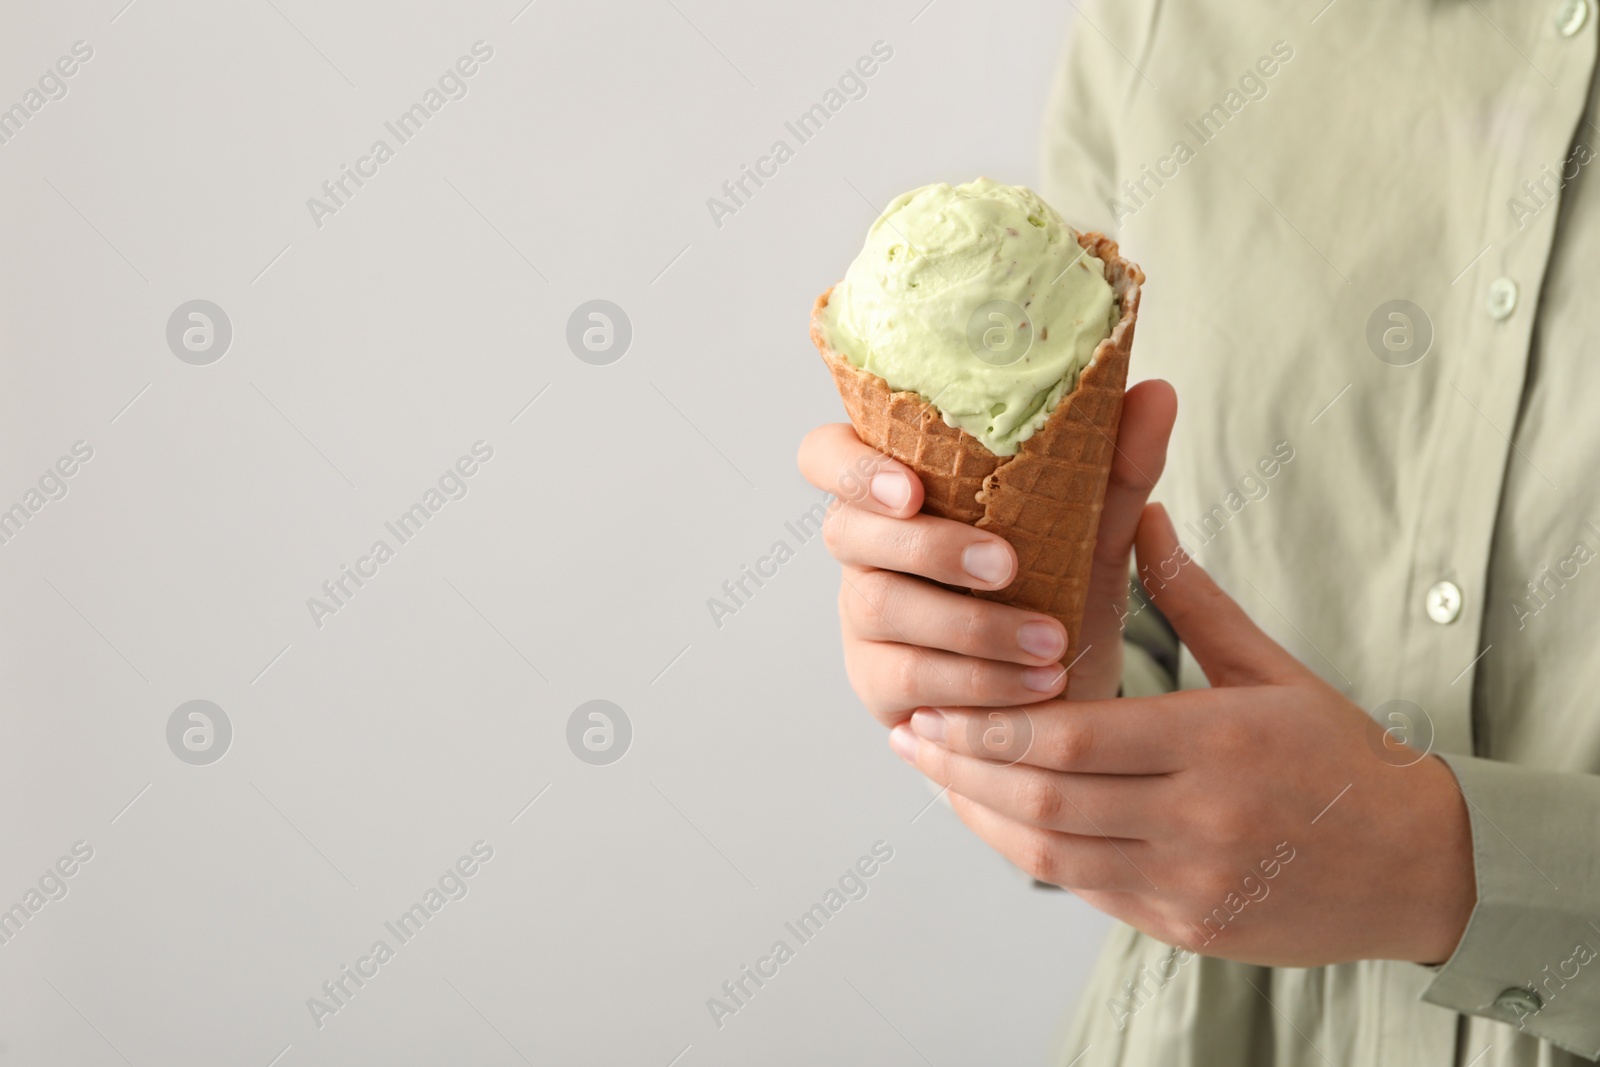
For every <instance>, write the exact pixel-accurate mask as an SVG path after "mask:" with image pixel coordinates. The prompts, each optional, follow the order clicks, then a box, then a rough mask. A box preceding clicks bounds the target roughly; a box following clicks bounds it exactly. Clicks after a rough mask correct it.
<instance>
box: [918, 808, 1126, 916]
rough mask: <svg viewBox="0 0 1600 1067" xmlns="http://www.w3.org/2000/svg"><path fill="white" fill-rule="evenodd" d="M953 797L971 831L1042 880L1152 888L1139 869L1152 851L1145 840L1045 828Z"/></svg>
mask: <svg viewBox="0 0 1600 1067" xmlns="http://www.w3.org/2000/svg"><path fill="white" fill-rule="evenodd" d="M949 795H950V806H951V807H952V808H954V809H955V813H956V815H957V816H958V817H959V818H960V819H961V821H962V822H964V823H966V824H967V827H968V828H969V829H970V830H972V832H973V833H975V834H977V835H978V836H979V837H981V838H982V839H983V840H984V841H985V842H986V843H987V844H988V845H989V847H990V848H993V849H994V850H995V851H996V852H998V853H1000V854H1001V855H1002V856H1004V857H1005V858H1006V859H1008V860H1010V861H1011V862H1012V863H1014V864H1016V865H1017V866H1018V867H1020V868H1021V869H1022V870H1023V871H1025V872H1026V873H1028V874H1029V875H1031V876H1032V877H1034V878H1037V879H1038V880H1039V881H1041V882H1049V883H1050V884H1051V885H1059V886H1063V887H1065V888H1067V889H1083V890H1091V891H1109V892H1129V891H1144V892H1149V891H1150V884H1151V883H1150V881H1149V879H1147V878H1146V877H1145V876H1144V875H1143V874H1142V873H1140V871H1139V864H1140V862H1141V860H1145V858H1146V857H1147V856H1148V854H1149V846H1147V845H1145V844H1144V843H1142V842H1139V841H1125V842H1124V841H1113V840H1110V839H1108V838H1103V837H1080V836H1077V835H1074V834H1063V833H1057V832H1056V831H1054V830H1042V829H1040V828H1039V827H1037V826H1028V825H1026V824H1024V823H1020V822H1017V821H1016V820H1015V819H1009V818H1007V817H1006V816H1004V815H1002V814H1000V813H999V812H997V811H994V810H993V809H990V808H986V807H984V806H983V805H982V804H979V803H978V802H976V801H974V800H970V799H968V798H967V797H964V796H961V795H960V794H958V793H955V792H951V793H950V794H949Z"/></svg>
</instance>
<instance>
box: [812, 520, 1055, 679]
mask: <svg viewBox="0 0 1600 1067" xmlns="http://www.w3.org/2000/svg"><path fill="white" fill-rule="evenodd" d="M883 521H885V522H894V521H896V520H893V519H884V520H883ZM839 614H840V616H841V618H842V619H843V621H844V625H845V626H846V628H847V633H848V634H849V635H850V636H851V637H857V638H862V639H865V640H868V641H895V642H899V643H901V644H907V645H918V646H921V647H923V648H937V649H943V650H944V651H946V652H957V653H960V654H961V655H963V656H976V657H978V658H979V659H989V660H1002V661H1004V662H1006V663H1021V664H1025V665H1028V666H1040V667H1043V666H1048V665H1051V664H1055V663H1058V662H1060V660H1061V657H1062V655H1064V654H1065V653H1066V650H1067V631H1066V628H1065V627H1063V626H1062V625H1061V623H1059V622H1057V621H1056V620H1055V619H1052V618H1051V617H1050V616H1048V615H1038V614H1035V613H1034V612H1031V611H1023V610H1022V609H1020V608H1013V607H1007V606H1006V605H1004V604H995V603H992V602H990V601H987V600H979V599H977V598H976V597H970V596H966V595H965V594H962V593H953V592H951V591H950V590H948V589H940V588H938V587H937V586H934V585H930V584H929V583H927V582H924V581H922V580H921V579H919V578H908V577H906V576H905V575H903V574H894V573H892V572H890V571H880V570H865V571H863V570H860V569H858V568H854V567H852V568H851V569H850V570H849V571H847V572H846V573H845V581H844V582H842V583H841V584H840V587H839Z"/></svg>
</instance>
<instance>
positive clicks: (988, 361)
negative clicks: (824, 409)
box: [823, 178, 1119, 456]
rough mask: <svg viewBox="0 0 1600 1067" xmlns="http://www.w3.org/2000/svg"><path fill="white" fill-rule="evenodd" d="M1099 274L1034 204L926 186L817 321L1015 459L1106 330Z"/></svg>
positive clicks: (870, 246) (994, 192) (1017, 195)
mask: <svg viewBox="0 0 1600 1067" xmlns="http://www.w3.org/2000/svg"><path fill="white" fill-rule="evenodd" d="M1118 316H1119V311H1118V308H1117V301H1116V297H1115V295H1114V294H1113V293H1112V291H1111V286H1110V284H1109V283H1107V281H1106V277H1105V264H1104V263H1102V262H1101V261H1100V260H1098V259H1096V258H1095V257H1094V256H1092V255H1090V254H1089V253H1087V252H1086V251H1084V249H1083V248H1082V246H1081V245H1079V244H1078V236H1077V234H1076V233H1075V232H1074V231H1073V230H1072V228H1071V227H1069V226H1068V225H1067V224H1066V223H1065V222H1063V221H1062V219H1061V216H1060V215H1058V214H1057V213H1056V211H1055V209H1054V208H1052V207H1050V205H1048V204H1046V203H1045V202H1044V201H1043V200H1041V199H1040V198H1039V196H1038V194H1037V193H1035V192H1033V191H1032V190H1030V189H1024V188H1021V187H1018V186H1012V185H1004V184H1002V183H1000V182H995V181H990V180H989V179H988V178H979V179H978V180H977V181H972V182H967V183H966V184H964V185H955V186H951V185H943V184H941V185H925V186H923V187H922V188H920V189H914V190H912V191H911V192H909V193H906V194H905V195H903V196H901V197H899V198H898V199H896V200H895V201H894V203H892V204H890V205H889V208H888V210H887V211H885V212H884V213H883V215H882V216H880V217H879V219H878V221H877V222H875V223H873V225H872V229H871V231H869V232H868V234H867V243H866V247H864V248H863V249H862V250H861V254H860V255H858V256H857V257H856V259H855V262H854V263H852V264H850V269H849V270H848V271H847V272H846V273H845V276H844V280H843V281H842V282H840V283H839V284H838V285H837V286H835V287H834V289H833V293H832V295H831V296H830V297H829V299H828V306H827V307H826V308H825V309H824V310H823V327H824V330H825V331H826V334H827V340H828V343H829V344H830V345H831V346H832V347H833V349H834V350H835V351H836V352H838V353H839V354H841V355H842V356H844V357H845V358H846V359H848V360H849V361H850V362H851V363H853V364H854V365H855V366H857V367H860V368H861V369H863V370H865V371H868V372H870V373H872V374H875V375H877V376H878V377H880V378H882V379H883V380H884V381H885V382H887V383H888V385H889V388H891V389H894V390H896V391H909V392H915V393H918V394H920V395H921V396H922V397H923V399H925V400H927V401H928V402H929V403H931V404H932V405H933V406H934V407H935V408H937V409H938V411H939V413H940V414H941V415H942V416H944V421H945V422H946V423H948V424H949V425H951V426H959V427H960V428H961V429H963V430H966V431H967V432H968V433H970V434H972V435H973V436H974V437H976V438H977V439H978V440H980V441H982V442H983V444H984V445H985V446H986V447H987V448H988V449H989V450H990V451H991V452H993V453H995V454H996V455H999V456H1010V455H1015V454H1016V451H1017V448H1018V446H1019V445H1021V443H1022V442H1023V441H1026V440H1027V439H1028V438H1029V437H1031V436H1033V434H1034V432H1035V431H1036V430H1038V429H1039V427H1040V426H1043V425H1044V423H1045V420H1047V419H1048V418H1049V417H1050V413H1051V411H1052V410H1054V408H1055V405H1056V402H1057V401H1058V400H1060V399H1061V398H1062V397H1064V396H1066V395H1067V394H1069V393H1071V392H1072V390H1073V389H1074V388H1075V387H1076V384H1077V381H1078V373H1079V372H1080V371H1081V370H1082V369H1083V368H1084V366H1085V365H1086V364H1087V363H1088V362H1089V359H1090V357H1091V356H1093V354H1094V350H1095V347H1096V346H1097V345H1098V344H1099V343H1100V342H1101V341H1102V340H1104V339H1105V338H1106V337H1107V336H1108V335H1109V334H1110V333H1111V329H1112V327H1113V326H1115V325H1116V322H1117V319H1118Z"/></svg>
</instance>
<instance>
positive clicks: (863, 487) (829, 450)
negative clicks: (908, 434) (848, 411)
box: [797, 422, 922, 517]
mask: <svg viewBox="0 0 1600 1067" xmlns="http://www.w3.org/2000/svg"><path fill="white" fill-rule="evenodd" d="M797 462H798V463H799V466H800V473H801V474H803V475H805V478H806V481H808V482H810V483H811V484H812V485H814V486H816V487H817V488H818V489H821V490H823V491H825V492H829V493H833V494H835V495H836V496H838V498H839V499H840V500H843V501H845V502H847V503H849V504H852V505H855V506H856V507H859V508H864V509H866V510H869V511H876V512H879V513H881V514H884V515H894V516H898V517H905V516H908V515H915V514H916V513H917V511H918V509H920V508H921V507H922V482H920V481H919V480H918V479H917V476H916V474H915V473H914V472H913V471H912V470H911V468H910V467H907V466H906V465H905V464H903V463H900V462H898V461H897V460H894V459H891V458H890V457H888V456H886V455H884V454H883V453H881V452H879V451H877V450H876V449H873V448H869V447H868V446H866V445H864V444H862V443H861V439H860V438H859V437H857V436H856V432H855V430H854V429H853V428H852V427H851V426H850V424H849V423H847V422H836V423H830V424H828V425H826V426H818V427H817V428H816V429H814V430H812V431H811V432H810V433H808V434H806V436H805V440H803V441H801V442H800V454H799V456H798V457H797Z"/></svg>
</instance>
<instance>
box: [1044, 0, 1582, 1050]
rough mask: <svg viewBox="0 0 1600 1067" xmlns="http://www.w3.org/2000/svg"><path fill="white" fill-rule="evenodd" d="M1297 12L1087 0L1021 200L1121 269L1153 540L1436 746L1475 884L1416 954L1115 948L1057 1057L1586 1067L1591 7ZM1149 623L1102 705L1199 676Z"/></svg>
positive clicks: (1132, 938) (1319, 5)
mask: <svg viewBox="0 0 1600 1067" xmlns="http://www.w3.org/2000/svg"><path fill="white" fill-rule="evenodd" d="M1323 2H1324V0H1312V2H1311V3H1308V4H1296V5H1283V4H1276V3H1265V2H1259V0H1228V2H1226V3H1224V2H1221V0H1212V2H1192V3H1187V4H1179V3H1160V2H1159V0H1114V2H1112V3H1106V4H1090V5H1088V6H1085V7H1084V8H1083V13H1082V17H1081V18H1080V19H1079V20H1078V23H1077V25H1076V26H1075V29H1074V35H1073V39H1072V41H1071V43H1070V44H1069V46H1068V49H1067V54H1066V57H1065V60H1064V63H1063V65H1062V69H1061V73H1060V75H1059V77H1058V80H1057V84H1056V87H1055V91H1054V96H1053V100H1052V102H1051V105H1050V110H1049V116H1048V120H1047V129H1046V136H1045V152H1044V181H1043V183H1042V187H1041V189H1040V191H1041V192H1042V193H1043V194H1044V196H1045V198H1046V199H1047V200H1049V201H1050V202H1051V203H1052V204H1054V205H1055V206H1056V207H1057V208H1058V209H1060V211H1061V212H1062V214H1063V215H1065V216H1066V218H1067V220H1068V221H1069V222H1070V223H1072V224H1073V225H1075V226H1078V227H1081V228H1086V229H1099V230H1103V231H1104V232H1107V233H1109V234H1113V235H1115V236H1116V237H1117V238H1118V239H1119V240H1120V241H1121V242H1122V244H1123V253H1124V254H1125V255H1127V256H1128V257H1129V258H1131V259H1133V260H1134V261H1136V262H1138V263H1139V264H1141V265H1142V266H1143V267H1144V269H1145V271H1146V272H1147V274H1148V276H1149V281H1148V283H1147V284H1146V286H1145V289H1144V303H1143V307H1142V309H1141V315H1140V323H1139V334H1138V342H1137V344H1136V345H1135V347H1134V364H1133V370H1134V376H1135V377H1136V378H1137V377H1152V376H1160V377H1164V378H1167V379H1169V380H1170V381H1172V382H1173V384H1174V385H1175V386H1176V387H1177V390H1178V394H1179V398H1180V412H1179V416H1178V425H1177V430H1176V432H1175V434H1174V437H1173V441H1172V447H1171V458H1170V461H1169V464H1168V467H1167V473H1166V476H1165V477H1164V479H1163V480H1162V483H1161V485H1160V487H1159V489H1158V491H1157V494H1156V495H1157V497H1158V498H1159V499H1161V500H1163V501H1164V502H1165V503H1166V504H1167V505H1168V508H1169V510H1170V511H1171V512H1172V515H1173V519H1174V521H1175V522H1176V524H1177V526H1178V529H1179V531H1180V536H1181V537H1182V538H1183V540H1184V543H1185V545H1186V546H1187V547H1188V548H1189V549H1190V550H1191V551H1192V552H1193V553H1194V554H1195V555H1196V557H1197V558H1198V559H1199V560H1200V561H1201V562H1202V563H1203V564H1204V565H1205V566H1206V567H1207V568H1208V570H1209V571H1210V572H1211V573H1212V575H1214V576H1215V577H1216V579H1217V580H1218V581H1219V582H1220V583H1221V584H1222V585H1223V587H1224V588H1226V589H1227V590H1228V591H1229V592H1230V593H1231V594H1232V595H1233V596H1234V597H1235V598H1237V599H1238V600H1239V601H1240V602H1241V603H1242V604H1243V605H1244V607H1245V608H1246V610H1248V611H1249V612H1250V614H1251V616H1252V617H1253V618H1254V619H1255V620H1256V622H1257V623H1259V624H1260V625H1261V626H1262V627H1263V628H1265V629H1266V630H1267V631H1268V632H1269V633H1271V634H1272V635H1273V636H1274V637H1275V638H1276V639H1277V640H1278V641H1279V642H1281V643H1282V644H1283V645H1284V646H1285V647H1287V648H1288V649H1289V650H1291V651H1292V652H1293V653H1294V654H1295V655H1296V656H1298V657H1299V658H1300V659H1301V660H1302V661H1303V662H1304V663H1306V664H1307V665H1309V666H1310V667H1311V668H1312V669H1314V670H1316V671H1317V672H1318V673H1319V674H1321V675H1322V677H1324V678H1325V679H1327V680H1328V681H1329V682H1330V683H1332V684H1333V685H1335V686H1338V687H1339V688H1340V689H1341V690H1343V691H1344V692H1345V693H1346V694H1348V695H1349V696H1350V698H1351V699H1353V700H1355V701H1356V702H1357V703H1359V704H1360V705H1361V706H1362V707H1364V708H1366V709H1368V710H1369V711H1370V712H1372V713H1374V715H1375V716H1376V717H1378V718H1379V720H1380V721H1381V722H1383V724H1384V725H1385V726H1391V725H1392V726H1394V727H1395V728H1396V729H1397V730H1399V731H1401V732H1402V733H1403V735H1404V738H1405V740H1407V741H1409V742H1410V743H1412V744H1414V745H1417V746H1419V747H1427V746H1429V745H1431V748H1432V750H1433V751H1434V752H1438V753H1441V754H1443V755H1444V756H1445V757H1446V758H1447V759H1448V761H1449V763H1450V765H1451V767H1452V768H1453V769H1454V771H1455V773H1456V775H1457V777H1458V779H1459V781H1460V784H1461V787H1462V790H1463V792H1464V794H1465V796H1466V798H1467V801H1468V805H1469V809H1470V813H1471V819H1472V831H1473V842H1474V851H1475V854H1476V865H1477V879H1478V896H1479V900H1478V904H1477V908H1476V910H1475V911H1474V912H1473V914H1472V918H1471V921H1470V923H1469V925H1468V927H1467V930H1466V934H1465V936H1464V937H1463V939H1462V941H1461V944H1460V946H1459V948H1458V949H1457V951H1456V953H1455V955H1454V956H1453V957H1452V958H1451V959H1450V960H1449V961H1448V962H1447V963H1445V964H1444V965H1443V966H1441V967H1436V968H1429V967H1423V966H1419V965H1416V964H1411V963H1395V962H1380V961H1370V962H1363V963H1352V964H1344V965H1340V966H1333V967H1322V968H1312V969H1304V970H1298V969H1274V968H1266V967H1254V966H1245V965H1241V964H1235V963H1229V962H1225V961H1220V960H1208V959H1194V960H1190V961H1188V962H1187V963H1183V964H1181V965H1177V964H1175V963H1166V964H1165V965H1164V966H1163V961H1165V960H1166V959H1167V957H1168V955H1169V953H1170V951H1171V950H1169V949H1168V948H1167V947H1166V946H1164V945H1161V944H1159V943H1157V942H1155V941H1153V940H1152V939H1150V938H1147V937H1145V936H1143V935H1141V934H1138V933H1136V932H1134V931H1132V930H1130V929H1129V928H1127V927H1118V928H1117V929H1116V930H1115V932H1114V933H1113V934H1112V935H1111V938H1110V941H1109V943H1108V944H1107V946H1106V947H1105V950H1104V953H1103V955H1102V957H1101V960H1100V963H1099V965H1098V967H1097V970H1096V973H1095V975H1094V977H1093V978H1092V980H1091V982H1090V986H1089V989H1088V991H1087V993H1086V995H1085V998H1084V1000H1083V1001H1082V1003H1081V1004H1080V1006H1079V1011H1078V1017H1077V1022H1076V1023H1075V1025H1074V1027H1073V1030H1072V1032H1071V1034H1070V1036H1069V1038H1068V1041H1067V1043H1066V1045H1065V1046H1064V1048H1063V1050H1062V1054H1061V1063H1063V1064H1066V1063H1075V1064H1076V1065H1078V1067H1094V1065H1104V1064H1158V1065H1160V1067H1184V1065H1191V1064H1192V1065H1195V1067H1212V1065H1235V1064H1256V1063H1272V1064H1290V1065H1306V1067H1320V1065H1327V1064H1359V1065H1362V1067H1373V1065H1396V1067H1466V1065H1471V1067H1509V1065H1533V1064H1540V1065H1564V1064H1575V1063H1578V1062H1580V1061H1581V1060H1583V1059H1584V1058H1594V1057H1596V1056H1600V776H1597V772H1600V470H1597V467H1600V189H1597V188H1596V187H1595V181H1596V176H1595V175H1594V174H1591V173H1590V171H1591V170H1594V169H1596V168H1595V167H1591V166H1589V165H1588V164H1589V163H1591V162H1593V161H1594V159H1595V152H1594V151H1593V146H1594V145H1595V144H1596V143H1597V141H1596V140H1595V139H1600V130H1597V129H1596V128H1595V127H1594V125H1592V124H1591V122H1592V121H1593V120H1594V118H1595V115H1594V109H1595V100H1594V93H1593V90H1592V88H1591V81H1592V80H1593V79H1592V76H1593V73H1594V67H1595V55H1596V32H1595V31H1596V25H1597V23H1600V9H1597V7H1596V0H1536V2H1531V3H1530V2H1518V3H1513V2H1511V0H1466V2H1460V3H1440V2H1434V3H1406V2H1397V3H1387V4H1381V5H1380V4H1375V3H1371V2H1366V0H1334V2H1333V3H1331V4H1328V6H1326V7H1323ZM1319 9H1321V10H1319ZM1125 182H1126V183H1127V184H1126V185H1124V183H1125ZM1394 301H1408V302H1409V303H1410V305H1414V308H1415V309H1420V312H1419V311H1417V310H1414V309H1413V308H1408V307H1407V306H1405V305H1399V304H1392V303H1391V302H1394ZM1393 315H1398V316H1400V317H1398V318H1396V317H1392V316H1393ZM1425 340H1426V344H1424V341H1425ZM1380 355H1381V356H1382V357H1383V358H1380ZM1285 450H1287V451H1289V452H1290V453H1291V454H1292V458H1291V459H1289V460H1287V461H1284V460H1283V459H1282V456H1283V453H1284V451H1285ZM1268 459H1276V460H1277V461H1278V462H1277V463H1276V464H1275V465H1274V464H1271V463H1268V464H1266V465H1265V466H1262V461H1264V460H1268ZM1274 466H1275V468H1276V469H1275V471H1274V473H1273V474H1272V476H1270V477H1268V476H1266V475H1265V474H1264V473H1263V471H1264V470H1266V469H1271V468H1273V467H1274ZM1157 623H1159V619H1157V618H1156V617H1155V616H1154V615H1153V613H1145V614H1144V615H1142V616H1140V617H1139V620H1138V621H1137V623H1136V624H1135V625H1134V626H1131V627H1130V630H1129V637H1130V645H1131V646H1132V650H1131V654H1130V661H1129V669H1128V674H1127V678H1126V679H1125V686H1126V688H1127V690H1128V691H1129V692H1130V693H1149V692H1157V691H1161V690H1163V689H1166V688H1171V687H1172V686H1174V685H1178V686H1184V687H1191V686H1200V685H1204V684H1205V680H1204V678H1203V676H1202V675H1201V673H1200V672H1199V670H1198V669H1197V668H1196V666H1195V664H1194V662H1193V660H1192V659H1190V658H1189V657H1188V656H1187V655H1182V656H1181V658H1180V655H1179V653H1178V652H1177V651H1176V646H1175V644H1174V643H1173V642H1172V639H1171V636H1170V633H1168V632H1167V631H1165V630H1164V629H1163V628H1162V627H1160V626H1159V625H1156V624H1157ZM1391 701H1406V702H1410V705H1415V708H1411V707H1410V706H1409V705H1406V704H1399V705H1396V704H1390V702H1391ZM1396 712H1398V713H1400V714H1402V716H1403V717H1402V718H1394V717H1393V713H1396ZM1305 758H1306V759H1307V760H1308V761H1309V760H1315V759H1316V758H1317V753H1315V752H1307V753H1305ZM1296 845H1297V846H1300V847H1303V848H1307V849H1309V848H1314V847H1315V841H1314V839H1313V838H1311V837H1309V836H1308V838H1307V840H1306V841H1305V842H1304V843H1303V845H1301V843H1300V842H1296ZM1263 906H1270V901H1269V902H1267V903H1266V904H1264V905H1263ZM1165 974H1170V975H1172V977H1170V978H1163V977H1162V975H1165ZM1127 983H1133V985H1132V986H1131V987H1130V986H1129V985H1128V984H1127ZM1519 1024H1520V1025H1519ZM1075 1057H1080V1058H1077V1059H1075Z"/></svg>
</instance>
